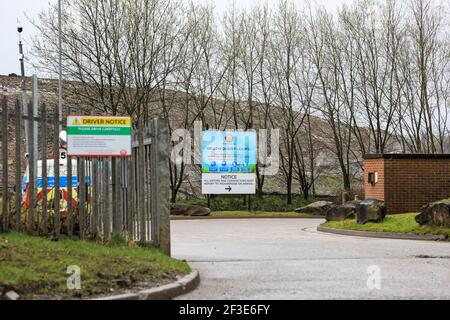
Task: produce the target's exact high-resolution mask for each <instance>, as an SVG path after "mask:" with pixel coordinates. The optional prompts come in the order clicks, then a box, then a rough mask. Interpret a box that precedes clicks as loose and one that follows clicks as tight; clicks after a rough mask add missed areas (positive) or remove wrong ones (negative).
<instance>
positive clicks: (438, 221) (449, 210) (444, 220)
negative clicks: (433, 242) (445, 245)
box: [416, 199, 450, 228]
mask: <svg viewBox="0 0 450 320" xmlns="http://www.w3.org/2000/svg"><path fill="white" fill-rule="evenodd" d="M416 221H417V223H418V224H420V225H424V224H432V225H435V226H438V227H446V228H450V199H445V200H441V201H436V202H432V203H429V204H427V205H425V206H423V207H422V209H421V213H420V214H419V215H417V216H416Z"/></svg>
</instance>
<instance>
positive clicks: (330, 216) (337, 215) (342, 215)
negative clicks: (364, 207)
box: [325, 201, 360, 221]
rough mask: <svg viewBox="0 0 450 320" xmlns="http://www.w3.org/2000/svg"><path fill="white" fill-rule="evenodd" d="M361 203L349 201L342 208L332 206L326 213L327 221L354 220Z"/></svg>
mask: <svg viewBox="0 0 450 320" xmlns="http://www.w3.org/2000/svg"><path fill="white" fill-rule="evenodd" d="M359 204H360V201H349V202H346V203H345V204H344V205H341V206H331V207H330V208H329V209H328V210H327V213H326V216H325V218H326V219H327V221H344V220H346V219H350V218H354V217H355V215H356V210H357V208H358V206H359Z"/></svg>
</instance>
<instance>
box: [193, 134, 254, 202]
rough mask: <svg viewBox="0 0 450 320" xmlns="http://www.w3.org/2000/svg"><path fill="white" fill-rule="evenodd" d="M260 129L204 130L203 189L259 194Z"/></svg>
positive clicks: (210, 192)
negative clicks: (257, 177)
mask: <svg viewBox="0 0 450 320" xmlns="http://www.w3.org/2000/svg"><path fill="white" fill-rule="evenodd" d="M256 161H257V160H256V132H254V131H247V132H241V131H203V133H202V193H203V194H255V190H256V164H257V162H256Z"/></svg>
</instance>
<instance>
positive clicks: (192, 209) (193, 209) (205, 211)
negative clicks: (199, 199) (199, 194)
mask: <svg viewBox="0 0 450 320" xmlns="http://www.w3.org/2000/svg"><path fill="white" fill-rule="evenodd" d="M170 214H171V215H174V216H192V217H199V216H209V215H210V214H211V210H210V209H209V208H205V207H201V206H192V205H188V204H172V206H171V208H170Z"/></svg>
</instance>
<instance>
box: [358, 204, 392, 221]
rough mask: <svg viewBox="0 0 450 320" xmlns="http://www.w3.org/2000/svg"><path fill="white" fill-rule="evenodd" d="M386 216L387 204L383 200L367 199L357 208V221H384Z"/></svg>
mask: <svg viewBox="0 0 450 320" xmlns="http://www.w3.org/2000/svg"><path fill="white" fill-rule="evenodd" d="M385 217H386V206H385V204H384V202H383V201H381V200H375V199H367V200H363V201H361V202H360V203H359V204H358V205H357V208H356V222H357V223H358V224H366V223H367V222H382V221H383V220H384V218H385Z"/></svg>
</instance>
